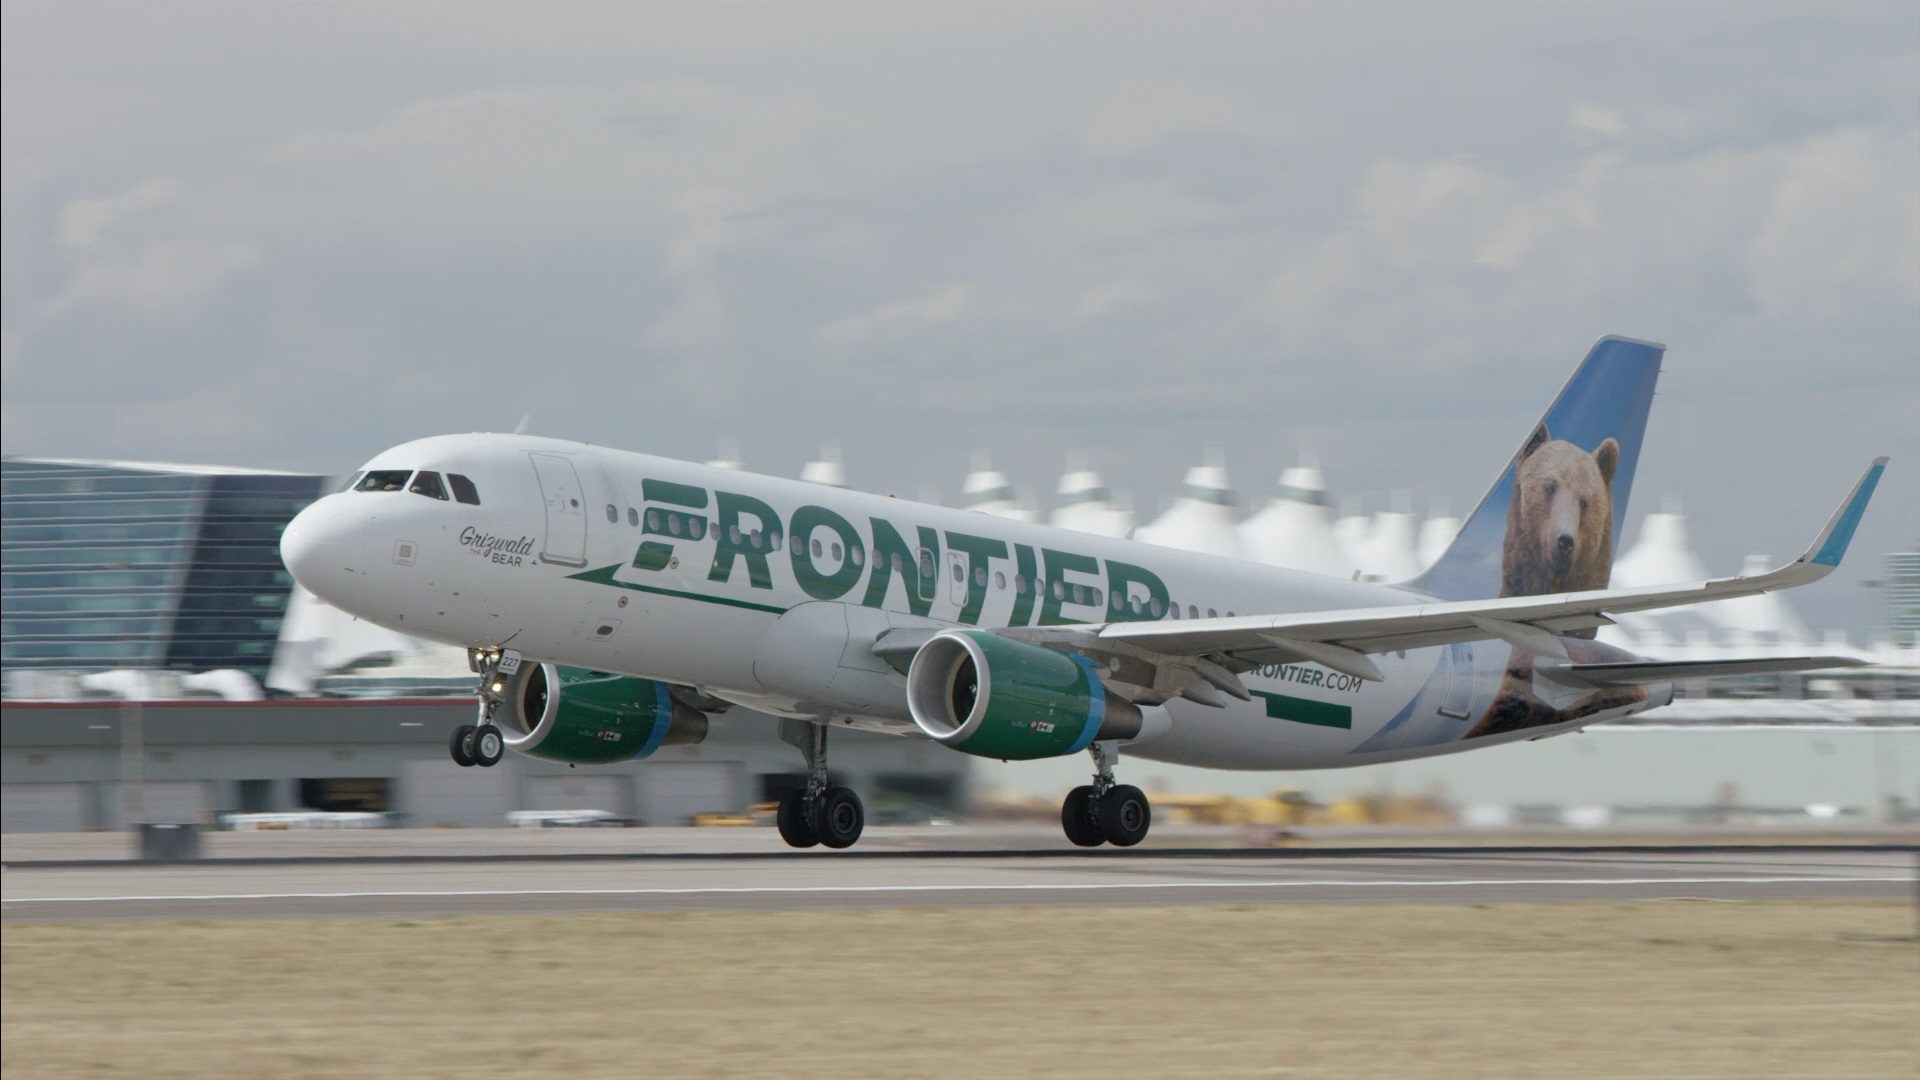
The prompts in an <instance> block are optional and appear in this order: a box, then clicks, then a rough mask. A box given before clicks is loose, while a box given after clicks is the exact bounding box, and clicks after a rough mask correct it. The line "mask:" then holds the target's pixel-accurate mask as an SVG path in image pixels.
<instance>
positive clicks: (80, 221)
mask: <svg viewBox="0 0 1920 1080" xmlns="http://www.w3.org/2000/svg"><path fill="white" fill-rule="evenodd" d="M179 195H180V181H178V180H175V179H173V178H171V177H166V176H155V177H149V178H148V179H146V180H142V181H140V182H139V183H137V184H135V185H133V186H132V187H130V188H128V189H127V190H125V191H123V192H121V193H120V194H118V195H109V196H107V197H106V198H103V199H74V200H72V201H70V202H68V203H67V204H66V205H65V206H63V207H61V208H60V221H59V225H58V226H57V228H56V235H57V236H58V237H59V239H60V243H61V244H63V245H65V246H67V247H91V246H92V245H94V244H96V243H98V242H99V240H100V236H101V234H102V233H104V232H106V230H107V227H108V226H109V225H112V224H113V223H114V222H115V221H116V220H118V219H120V218H122V217H125V216H127V215H128V214H132V213H135V212H137V211H140V210H145V209H150V208H152V207H157V206H165V205H166V204H168V203H170V202H172V201H173V200H174V199H176V198H178V197H179Z"/></svg>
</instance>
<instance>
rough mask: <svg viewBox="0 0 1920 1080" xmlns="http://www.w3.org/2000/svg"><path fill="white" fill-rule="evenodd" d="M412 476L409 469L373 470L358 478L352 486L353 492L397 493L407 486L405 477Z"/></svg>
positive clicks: (411, 471)
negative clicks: (357, 481) (356, 482)
mask: <svg viewBox="0 0 1920 1080" xmlns="http://www.w3.org/2000/svg"><path fill="white" fill-rule="evenodd" d="M412 475H413V470H411V469H375V470H373V471H372V472H370V473H368V474H367V475H365V476H363V477H361V478H360V482H359V483H358V484H355V485H354V486H353V490H355V491H399V490H401V489H402V488H405V487H406V486H407V477H409V476H412Z"/></svg>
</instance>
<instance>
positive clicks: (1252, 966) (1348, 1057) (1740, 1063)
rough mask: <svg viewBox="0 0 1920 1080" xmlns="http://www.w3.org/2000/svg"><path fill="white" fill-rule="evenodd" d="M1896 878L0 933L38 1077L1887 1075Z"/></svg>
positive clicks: (1906, 1063)
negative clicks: (1665, 895) (1547, 893)
mask: <svg viewBox="0 0 1920 1080" xmlns="http://www.w3.org/2000/svg"><path fill="white" fill-rule="evenodd" d="M1913 930H1914V911H1913V908H1912V907H1911V906H1910V905H1907V904H1900V903H1840V902H1835V903H1714V902H1661V903H1612V904H1601V903H1593V904H1553V905H1491V906H1485V905H1482V906H1471V907H1469V906H1404V907H1402V906H1387V905H1381V906H1348V907H1311V906H1288V905H1272V906H1244V907H1176V908H1127V907H1091V908H1063V907H1062V908H980V909H967V910H942V909H928V908H919V909H911V910H897V911H832V912H796V913H785V914H720V913H712V914H638V915H579V916H567V917H550V918H525V919H508V918H458V919H445V920H427V921H402V922H395V921H375V920H357V921H356V920H337V921H251V922H220V923H111V924H85V925H53V926H33V925H14V926H9V927H8V928H7V929H6V932H5V934H4V935H3V936H0V989H3V990H4V1001H3V1002H0V1055H3V1060H0V1068H3V1069H4V1072H5V1075H6V1077H7V1080H28V1078H31V1077H95V1076H100V1077H143V1078H144V1077H154V1078H165V1077H193V1078H196V1080H205V1078H227V1077H234V1078H238V1077H246V1078H258V1077H290V1078H304V1077H313V1078H342V1080H345V1078H353V1080H364V1078H369V1077H402V1076H405V1077H411V1076H421V1077H538V1076H555V1077H567V1078H569V1080H581V1078H587V1077H629V1076H633V1077H638V1076H660V1077H680V1076H684V1077H761V1076H795V1077H946V1076H957V1077H973V1076H983V1077H985V1076H991V1077H1020V1076H1046V1077H1062V1076H1087V1077H1100V1078H1102V1080H1112V1078H1115V1077H1128V1078H1158V1077H1208V1078H1211V1077H1323V1076H1325V1077H1340V1078H1342V1080H1348V1078H1353V1077H1443V1076H1476V1077H1478V1076H1488V1077H1565V1076H1621V1077H1655V1076H1659V1077H1743V1078H1744V1077H1754V1076H1765V1077H1768V1078H1769V1080H1779V1078H1785V1077H1816V1076H1817V1077H1849V1078H1853V1077H1881V1076H1884V1077H1899V1078H1902V1080H1911V1078H1912V1077H1914V1076H1916V1075H1920V1019H1917V1018H1920V943H1916V942H1915V940H1914V938H1913V936H1912V934H1913Z"/></svg>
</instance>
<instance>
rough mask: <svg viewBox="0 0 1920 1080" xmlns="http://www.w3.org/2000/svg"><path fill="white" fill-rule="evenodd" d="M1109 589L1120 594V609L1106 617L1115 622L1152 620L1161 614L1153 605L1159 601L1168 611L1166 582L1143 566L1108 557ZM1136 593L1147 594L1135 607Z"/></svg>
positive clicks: (1162, 607) (1114, 593)
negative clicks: (1156, 612)
mask: <svg viewBox="0 0 1920 1080" xmlns="http://www.w3.org/2000/svg"><path fill="white" fill-rule="evenodd" d="M1135 586H1137V588H1136V587H1135ZM1107 591H1108V592H1109V593H1112V594H1113V595H1114V596H1117V597H1119V598H1120V610H1118V611H1112V610H1109V612H1108V616H1107V617H1108V618H1110V619H1112V620H1113V621H1114V622H1151V621H1152V620H1154V619H1156V618H1159V616H1157V615H1155V614H1154V605H1155V604H1156V603H1158V605H1159V610H1161V611H1166V610H1167V604H1168V603H1169V601H1168V599H1167V586H1166V583H1165V582H1163V581H1161V580H1160V576H1159V575H1158V574H1155V573H1154V572H1153V571H1151V570H1149V569H1147V568H1146V567H1144V566H1135V565H1133V564H1132V563H1123V562H1114V561H1113V560H1112V559H1108V560H1107ZM1137 593H1144V594H1145V595H1144V596H1141V597H1140V606H1139V607H1138V608H1135V607H1134V606H1133V600H1134V598H1135V594H1137Z"/></svg>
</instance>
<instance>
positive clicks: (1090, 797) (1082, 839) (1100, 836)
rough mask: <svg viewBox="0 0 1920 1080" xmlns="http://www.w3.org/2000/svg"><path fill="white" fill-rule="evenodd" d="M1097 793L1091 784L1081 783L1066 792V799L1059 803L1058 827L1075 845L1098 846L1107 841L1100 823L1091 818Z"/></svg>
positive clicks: (1097, 796) (1097, 797)
mask: <svg viewBox="0 0 1920 1080" xmlns="http://www.w3.org/2000/svg"><path fill="white" fill-rule="evenodd" d="M1099 795H1100V793H1099V791H1098V790H1097V789H1095V788H1094V786H1093V785H1092V784H1082V785H1080V786H1079V787H1077V788H1074V789H1073V790H1072V791H1069V792H1067V801H1066V802H1063V803H1061V804H1060V828H1061V829H1063V830H1064V831H1065V832H1066V834H1067V839H1068V840H1071V841H1073V844H1074V846H1075V847H1099V846H1100V845H1101V844H1104V843H1106V842H1107V836H1106V834H1105V833H1103V832H1101V831H1100V823H1099V822H1098V821H1095V820H1094V818H1093V807H1094V803H1095V802H1097V801H1098V799H1099Z"/></svg>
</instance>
